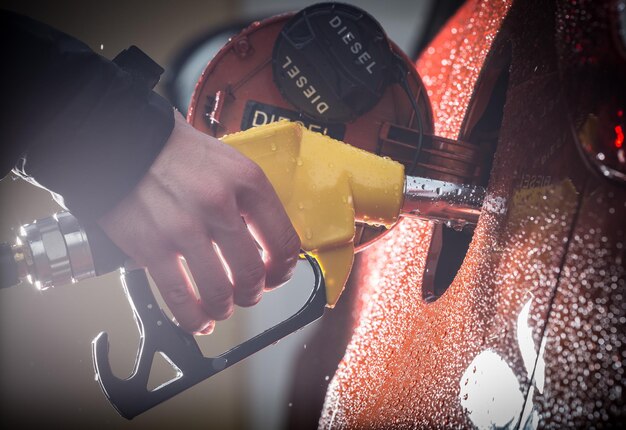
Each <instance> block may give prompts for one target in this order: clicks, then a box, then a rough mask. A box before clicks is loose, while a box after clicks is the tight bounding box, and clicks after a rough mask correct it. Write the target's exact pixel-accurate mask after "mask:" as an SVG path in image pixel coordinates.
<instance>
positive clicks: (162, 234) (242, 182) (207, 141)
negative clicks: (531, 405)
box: [99, 113, 300, 334]
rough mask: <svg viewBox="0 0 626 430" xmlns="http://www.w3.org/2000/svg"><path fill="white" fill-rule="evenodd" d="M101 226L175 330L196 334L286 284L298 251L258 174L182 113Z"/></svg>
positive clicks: (269, 187)
mask: <svg viewBox="0 0 626 430" xmlns="http://www.w3.org/2000/svg"><path fill="white" fill-rule="evenodd" d="M242 218H243V219H242ZM244 220H245V222H244ZM99 224H100V226H101V227H102V228H103V230H104V231H105V233H107V235H108V236H109V237H110V238H111V239H112V240H113V242H115V244H116V245H117V246H118V247H119V248H120V249H121V250H122V251H124V252H125V253H126V255H128V256H129V257H130V258H132V259H133V260H134V262H135V263H137V264H139V265H140V266H143V267H146V268H147V269H148V271H149V272H150V275H151V276H152V278H153V280H154V282H155V284H156V286H157V288H158V289H159V291H160V293H161V296H162V297H163V300H164V301H165V303H166V304H167V306H168V307H169V309H170V310H171V312H172V314H173V315H174V317H175V318H176V320H177V321H178V323H179V325H180V326H181V327H182V328H183V329H185V330H186V331H189V332H192V333H200V334H208V333H210V332H211V331H213V327H214V325H215V323H214V321H215V320H223V319H226V318H228V317H229V316H230V315H231V314H232V312H233V308H234V305H235V304H236V305H238V306H252V305H254V304H256V303H257V302H258V301H259V300H260V299H261V295H262V293H263V291H264V289H269V288H273V287H276V286H279V285H281V284H283V283H284V282H286V281H287V280H289V278H290V277H291V275H292V274H293V270H294V268H295V264H296V262H297V259H298V253H299V250H300V239H299V237H298V235H297V233H296V231H295V230H294V228H293V226H292V225H291V221H290V220H289V218H288V216H287V213H286V212H285V210H284V208H283V206H282V204H281V202H280V200H279V198H278V196H277V195H276V193H275V191H274V189H273V188H272V185H271V184H270V182H269V181H268V180H267V178H266V177H265V174H264V173H263V171H262V170H261V169H260V168H259V167H258V166H257V165H256V164H255V163H254V162H252V161H251V160H249V159H248V158H246V157H244V156H243V155H241V154H240V153H239V152H237V151H236V150H235V149H233V148H231V147H229V146H228V145H226V144H224V143H222V142H220V141H219V140H218V139H215V138H213V137H211V136H208V135H205V134H203V133H201V132H199V131H198V130H196V129H194V128H193V127H192V126H191V125H189V124H188V123H187V122H186V121H185V120H184V118H183V117H182V116H181V115H180V114H178V113H176V121H175V125H174V130H173V131H172V134H171V136H170V138H169V140H168V141H167V143H166V145H165V147H164V148H163V150H162V151H161V153H160V154H159V156H158V157H157V159H156V160H155V162H154V163H153V165H152V166H151V167H150V169H149V170H148V172H147V173H146V175H145V176H144V177H143V179H142V180H141V181H140V183H139V184H138V185H137V186H136V187H135V189H134V190H133V191H132V192H131V193H130V194H129V195H128V196H127V197H126V198H125V199H123V200H122V201H121V202H120V203H119V204H118V205H117V206H116V207H115V208H113V209H112V210H111V211H109V212H108V213H106V214H105V215H104V216H103V217H102V218H101V219H100V220H99ZM246 224H247V225H246ZM255 241H256V242H255ZM256 243H258V244H259V245H260V246H261V247H262V249H263V255H261V254H260V252H259V249H258V247H257V245H256ZM220 254H221V255H220ZM181 257H183V258H184V259H185V261H186V262H187V265H188V266H189V270H190V272H191V274H192V276H193V279H194V280H195V282H196V286H197V288H198V296H197V295H196V293H195V291H194V289H193V285H192V283H191V280H190V279H189V277H188V276H187V273H186V271H185V269H184V266H183V264H182V261H181Z"/></svg>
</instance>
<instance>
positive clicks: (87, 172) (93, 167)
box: [0, 10, 174, 222]
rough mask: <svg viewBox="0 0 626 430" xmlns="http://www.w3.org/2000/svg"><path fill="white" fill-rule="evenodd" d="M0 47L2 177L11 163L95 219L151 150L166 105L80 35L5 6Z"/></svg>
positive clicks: (166, 123) (165, 120)
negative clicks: (25, 15)
mask: <svg viewBox="0 0 626 430" xmlns="http://www.w3.org/2000/svg"><path fill="white" fill-rule="evenodd" d="M0 52H1V53H2V66H0V106H1V111H0V118H1V119H0V149H1V155H2V157H1V158H0V178H2V177H4V176H5V175H6V174H7V173H8V172H9V171H10V170H11V169H14V168H15V169H16V171H17V172H18V174H20V175H21V176H23V177H26V178H27V179H29V180H31V182H36V183H38V184H40V185H41V186H43V187H45V188H47V189H49V190H51V191H53V192H54V193H55V194H58V195H60V196H62V199H63V201H64V206H66V207H67V208H68V209H70V211H71V212H72V213H73V214H74V215H76V216H77V217H78V218H80V219H81V220H84V221H87V222H90V221H94V220H96V219H97V218H99V217H100V216H101V215H103V214H104V213H105V212H106V211H107V210H108V209H110V208H112V207H113V206H114V205H115V203H117V202H118V201H119V200H120V199H121V198H122V197H123V196H125V195H126V194H127V193H128V192H129V191H130V190H131V189H132V188H133V186H134V185H136V184H137V183H138V182H139V180H140V179H141V177H142V176H143V174H144V173H145V172H146V171H147V169H148V168H149V166H150V165H151V164H152V162H153V161H154V159H155V158H156V156H157V155H158V153H159V151H160V150H161V148H162V147H163V145H164V144H165V142H166V141H167V138H168V137H169V135H170V133H171V131H172V128H173V127H174V116H173V110H172V107H171V105H170V104H169V103H168V102H167V101H166V100H165V99H163V98H161V97H160V96H159V95H157V94H156V93H154V92H153V91H151V89H150V88H149V87H148V85H147V84H145V82H143V81H142V80H141V79H138V78H136V77H134V76H133V75H131V74H130V73H127V72H125V71H124V70H122V69H121V68H119V67H118V66H117V65H116V64H115V63H113V62H111V61H109V60H107V59H105V58H104V57H101V56H99V55H97V54H95V53H94V52H93V51H92V50H91V49H89V47H87V46H86V45H85V44H84V43H82V42H80V41H78V40H76V39H75V38H73V37H71V36H68V35H67V34H64V33H61V32H59V31H57V30H55V29H53V28H50V27H49V26H47V25H45V24H42V23H40V22H37V21H34V20H32V19H29V18H26V17H24V16H21V15H18V14H15V13H12V12H8V11H2V10H0ZM61 203H62V204H63V202H61Z"/></svg>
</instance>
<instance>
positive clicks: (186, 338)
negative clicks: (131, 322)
mask: <svg viewBox="0 0 626 430" xmlns="http://www.w3.org/2000/svg"><path fill="white" fill-rule="evenodd" d="M304 259H306V260H307V262H308V263H309V264H310V266H311V268H312V269H313V274H314V277H315V281H314V285H313V291H312V292H311V295H310V296H309V298H308V300H307V301H306V303H305V304H304V305H303V306H302V308H300V310H298V311H297V312H296V313H295V314H293V315H292V316H291V317H289V318H288V319H286V320H285V321H283V322H281V323H279V324H277V325H275V326H274V327H272V328H270V329H268V330H266V331H264V332H263V333H261V334H259V335H257V336H255V337H253V338H251V339H249V340H247V341H245V342H243V343H242V344H240V345H237V346H235V347H234V348H232V349H230V350H228V351H226V352H224V353H223V354H221V355H218V356H216V357H205V356H204V355H203V354H202V351H201V350H200V347H199V346H198V344H197V342H196V340H195V338H194V336H192V335H190V334H188V333H186V332H184V331H183V330H182V329H181V328H180V327H178V326H177V325H176V324H174V323H173V322H172V321H171V320H170V319H169V318H168V317H167V315H166V314H165V313H164V312H163V310H162V309H161V308H160V307H159V305H158V304H157V302H156V300H155V298H154V295H153V294H152V291H151V288H150V284H149V282H148V278H147V276H146V273H145V271H144V270H143V269H138V270H133V271H129V272H127V273H124V274H123V276H122V283H123V286H124V290H125V293H126V297H127V298H128V301H129V303H130V306H131V308H132V310H133V314H134V316H135V320H136V323H137V327H138V329H139V334H140V344H139V351H138V352H137V358H136V361H135V366H134V369H133V372H132V374H131V375H130V376H129V377H128V378H126V379H120V378H118V377H116V376H115V375H114V374H113V372H112V370H111V365H110V363H109V341H108V336H107V334H106V333H105V332H102V333H100V334H99V335H98V336H97V337H96V338H95V339H94V340H93V342H92V356H93V364H94V369H95V372H96V380H97V381H98V383H99V384H100V387H101V388H102V391H103V392H104V394H105V395H106V397H107V398H108V399H109V402H111V404H112V405H113V407H115V409H116V410H117V411H118V412H119V413H120V415H122V416H123V417H125V418H128V419H131V418H133V417H135V416H137V415H139V414H141V413H142V412H145V411H146V410H148V409H150V408H152V407H154V406H156V405H158V404H160V403H161V402H163V401H165V400H167V399H170V398H172V397H173V396H175V395H176V394H178V393H180V392H182V391H184V390H186V389H187V388H190V387H192V386H193V385H195V384H197V383H198V382H200V381H203V380H205V379H207V378H210V377H211V376H213V375H215V374H217V373H219V372H221V371H222V370H224V369H226V368H228V367H230V366H232V365H233V364H235V363H237V362H239V361H241V360H243V359H244V358H246V357H249V356H250V355H252V354H254V353H256V352H258V351H260V350H261V349H263V348H265V347H266V346H269V345H271V344H273V343H276V342H277V341H279V340H280V339H282V338H284V337H285V336H287V335H289V334H291V333H294V332H296V331H298V330H300V329H302V328H303V327H305V326H306V325H308V324H310V323H312V322H313V321H315V320H317V319H318V318H320V317H321V316H322V315H323V314H324V309H325V306H326V289H325V286H324V277H323V275H322V270H321V268H320V266H319V264H318V263H317V261H316V260H315V259H314V258H313V257H311V256H309V255H307V254H304ZM157 352H159V353H161V354H163V355H165V356H166V357H167V359H168V360H169V361H170V362H171V363H172V365H173V366H175V368H176V369H177V371H178V372H177V373H178V374H177V376H176V377H175V378H174V379H172V380H170V381H168V382H166V383H164V384H162V385H161V386H159V387H157V388H155V389H154V390H149V389H148V388H147V387H148V379H149V377H150V370H151V368H152V361H153V357H154V354H155V353H157Z"/></svg>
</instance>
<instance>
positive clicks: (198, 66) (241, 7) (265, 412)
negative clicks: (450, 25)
mask: <svg viewBox="0 0 626 430" xmlns="http://www.w3.org/2000/svg"><path fill="white" fill-rule="evenodd" d="M312 3H315V2H312V1H301V0H291V1H279V0H265V1H253V0H204V1H198V0H185V1H179V2H168V1H156V0H155V1H132V0H127V1H109V2H90V1H74V0H72V1H68V0H64V1H58V2H46V1H26V0H21V1H10V0H0V7H2V8H6V9H10V10H14V11H17V12H20V13H23V14H25V15H28V16H30V17H33V18H35V19H38V20H40V21H43V22H45V23H47V24H50V25H52V26H54V27H56V28H58V29H60V30H62V31H65V32H67V33H69V34H71V35H73V36H75V37H77V38H79V39H81V40H83V41H84V42H86V43H87V44H88V45H89V46H90V47H91V48H92V49H94V50H95V51H97V52H99V53H100V54H101V55H103V56H105V57H108V58H113V57H114V56H115V55H116V54H117V53H118V52H120V51H121V50H123V49H125V48H127V47H128V46H129V45H131V44H134V45H137V46H139V47H140V48H141V49H142V50H144V51H145V52H146V53H147V54H149V55H150V56H151V57H152V58H154V59H155V60H156V61H157V62H158V63H159V64H161V65H162V66H163V67H164V68H165V69H166V70H167V72H166V74H165V75H164V77H163V79H162V80H161V83H160V84H159V86H158V87H157V90H158V91H159V92H160V93H161V94H163V95H164V96H166V97H167V98H168V99H170V101H171V102H172V103H173V104H174V105H176V106H177V107H178V108H179V109H180V110H181V111H183V112H185V111H186V108H187V103H188V101H189V98H190V96H191V92H192V91H193V87H194V85H195V83H196V80H197V78H198V76H199V74H200V73H201V71H202V70H203V68H204V66H205V65H206V63H207V62H208V61H209V60H210V59H211V58H212V56H213V55H214V54H215V53H216V52H217V50H218V49H219V48H220V47H221V46H222V45H223V44H224V43H226V42H227V40H228V38H229V37H230V36H231V35H233V34H235V33H236V32H237V30H239V29H241V28H243V27H244V26H246V25H247V24H249V23H250V22H252V21H254V20H258V19H263V18H265V17H269V16H272V15H274V14H277V13H281V12H285V11H297V10H299V9H301V8H302V7H304V6H307V5H309V4H312ZM346 3H352V4H355V5H357V6H360V7H361V8H363V9H365V10H366V11H368V12H369V13H370V14H372V15H373V16H374V17H375V18H376V19H377V20H378V21H379V22H380V23H381V24H382V26H383V28H384V29H385V30H386V31H387V33H388V35H389V37H390V38H391V39H392V40H393V41H395V42H396V43H397V44H398V45H399V46H400V47H401V48H402V49H403V50H404V51H405V52H406V53H407V54H408V55H409V56H410V57H412V58H414V57H415V55H416V53H417V52H418V51H419V49H420V46H422V45H423V43H425V41H426V40H427V39H428V38H429V37H430V35H431V33H433V32H434V31H435V30H436V28H438V25H439V24H440V23H438V22H437V20H441V19H442V18H441V16H440V14H438V12H437V6H436V3H437V2H435V1H431V0H419V1H418V0H398V1H392V0H387V1H384V2H381V1H375V0H370V1H365V0H364V1H347V2H346ZM440 3H441V2H440ZM444 3H449V2H444ZM453 3H459V2H458V1H457V2H453ZM448 9H449V7H448ZM447 13H448V14H449V12H447ZM444 18H445V16H444ZM33 126H34V127H36V126H37V124H33ZM59 209H60V208H59V207H58V206H57V205H56V204H55V203H54V201H53V200H52V198H51V197H50V195H49V194H48V193H47V192H46V191H43V190H40V189H37V188H35V187H33V186H31V185H29V184H26V183H24V182H22V181H20V180H14V178H11V177H6V178H4V179H3V180H2V181H0V240H2V241H11V242H12V241H13V240H14V238H15V236H16V229H17V227H18V226H20V225H22V224H24V223H28V222H32V221H33V220H34V219H37V218H42V217H46V216H49V215H51V214H53V213H54V212H56V211H58V210H59ZM311 282H312V280H311V278H310V277H309V276H308V274H307V271H306V270H305V268H303V269H302V270H299V272H298V273H297V275H296V278H295V280H294V282H292V283H291V284H290V285H288V286H287V287H284V288H281V289H280V290H279V291H276V292H272V293H270V294H266V295H265V297H264V298H263V300H262V302H261V304H260V305H259V306H257V307H255V308H254V309H250V310H249V309H246V310H242V309H237V310H236V312H235V316H234V317H233V318H232V319H231V320H229V321H227V322H223V323H219V324H218V325H217V328H216V330H215V333H214V334H213V335H211V336H208V337H203V338H201V339H200V343H201V346H202V349H203V352H205V354H206V355H211V354H217V353H220V352H223V351H225V350H226V349H228V348H230V347H231V346H234V345H235V344H237V343H240V342H241V341H242V340H244V339H247V338H249V337H251V336H252V335H253V334H256V333H259V332H260V331H262V330H263V329H264V328H268V327H269V326H271V325H272V324H273V323H276V322H278V321H280V320H283V319H285V318H286V317H287V316H289V315H291V314H293V313H294V312H295V311H296V310H297V309H298V308H299V306H300V305H301V304H303V303H304V301H305V300H306V298H307V297H308V294H309V284H310V283H311ZM0 322H1V324H0V342H1V343H0V345H1V346H0V392H1V394H2V398H1V400H2V401H1V408H2V413H1V414H0V421H1V422H2V424H3V425H7V424H12V425H15V424H19V425H21V426H23V427H28V426H29V425H41V424H47V425H52V426H64V427H70V426H72V427H73V426H81V427H92V428H93V427H105V426H106V427H107V428H138V429H139V428H152V429H154V428H169V427H173V426H181V427H183V426H184V427H185V428H188V429H193V428H201V427H202V428H206V427H210V428H220V429H222V428H224V429H231V428H232V429H279V428H284V427H285V426H286V423H287V421H286V417H287V415H288V412H289V408H290V407H292V406H293V405H292V402H291V400H290V398H289V387H290V384H291V383H292V378H294V377H297V375H295V376H294V372H293V370H294V360H295V358H296V357H297V354H298V353H299V352H300V351H301V350H302V349H303V348H306V344H307V340H308V339H309V338H310V336H311V334H312V333H313V331H315V329H316V325H315V324H313V325H312V326H309V327H308V328H307V329H305V330H303V331H301V332H299V333H297V334H294V335H292V336H290V337H289V338H287V339H285V340H283V341H281V342H280V343H279V344H277V345H275V346H273V347H270V348H268V349H266V350H265V351H262V352H260V353H258V354H257V355H255V356H253V357H251V358H249V359H248V360H246V361H244V362H242V363H239V364H238V365H235V366H234V367H232V368H230V369H228V370H226V371H225V372H222V373H220V374H218V375H217V376H215V377H213V378H211V379H209V380H207V381H204V382H203V383H200V384H198V385H197V386H196V387H194V388H192V389H190V390H187V391H186V392H184V393H182V394H180V395H178V396H177V397H175V398H174V399H172V400H170V401H168V402H166V403H164V404H162V405H160V406H158V407H156V408H154V409H152V410H150V411H148V412H146V413H144V414H142V415H140V416H138V417H136V418H134V419H133V420H132V421H127V420H125V419H124V418H121V417H120V416H119V415H118V414H117V413H116V412H115V410H114V409H113V408H112V407H111V406H110V405H109V403H108V402H107V400H106V399H105V397H104V395H103V394H102V392H101V391H100V387H99V386H98V384H97V382H96V381H95V380H94V371H93V366H92V360H91V341H92V339H93V338H94V337H95V336H96V335H97V334H98V333H99V332H101V331H106V332H108V333H109V338H110V341H111V361H112V365H113V370H114V371H115V372H116V374H117V375H119V376H120V377H124V376H126V375H129V373H130V371H131V369H132V365H133V362H134V358H135V355H136V351H137V346H138V333H137V329H136V326H135V323H134V320H133V318H132V314H131V309H130V307H129V305H128V302H127V301H126V298H125V297H124V294H123V291H122V287H121V284H120V282H119V274H116V273H113V274H109V275H106V276H103V277H100V278H97V279H89V280H85V281H83V282H80V283H79V284H77V285H73V286H69V287H62V288H57V289H52V290H47V291H43V292H40V291H36V290H35V289H34V288H32V287H31V286H29V285H21V286H18V287H13V288H11V289H7V290H2V291H0ZM154 374H155V375H156V377H155V379H154V380H153V381H151V384H150V385H152V386H156V385H158V384H159V383H161V382H164V381H165V380H168V379H169V378H171V376H173V374H172V371H171V369H170V368H169V367H168V366H167V365H165V364H163V363H159V362H155V372H154ZM326 376H327V377H324V378H320V381H319V384H320V386H324V387H325V386H326V385H327V384H328V379H330V378H332V373H331V374H329V375H326ZM320 407H321V405H320ZM4 428H7V427H4ZM73 428H76V427H73Z"/></svg>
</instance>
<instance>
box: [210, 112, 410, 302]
mask: <svg viewBox="0 0 626 430" xmlns="http://www.w3.org/2000/svg"><path fill="white" fill-rule="evenodd" d="M222 141H223V142H225V143H227V144H228V145H230V146H232V147H234V148H236V149H237V150H238V151H239V152H241V153H242V154H244V155H245V156H247V157H248V158H250V159H251V160H253V161H254V162H256V163H257V164H258V165H259V166H260V167H261V168H262V169H263V171H264V172H265V174H266V176H267V177H268V179H269V180H270V182H271V183H272V185H273V186H274V189H275V190H276V192H277V194H278V196H279V197H280V200H281V201H282V203H283V205H284V206H285V209H286V210H287V213H288V215H289V218H290V219H291V222H292V223H293V225H294V227H295V229H296V231H297V232H298V235H299V236H300V240H301V241H302V248H303V249H304V250H305V251H307V252H309V253H310V254H311V255H313V256H314V257H315V258H316V260H317V261H318V262H319V264H320V266H321V267H322V271H323V274H324V279H325V281H326V301H327V305H328V306H329V307H333V306H334V305H335V303H337V300H338V299H339V296H340V294H341V292H342V290H343V287H344V285H345V283H346V281H347V279H348V275H349V274H350V270H351V268H352V262H353V259H354V243H353V240H354V232H355V221H362V222H365V223H368V224H380V225H385V226H391V225H393V224H394V223H395V222H396V221H397V219H398V217H399V215H400V210H401V207H402V202H403V187H404V166H402V164H400V163H397V162H395V161H392V160H390V159H387V158H382V157H379V156H377V155H374V154H372V153H369V152H367V151H363V150H361V149H358V148H355V147H353V146H350V145H348V144H345V143H343V142H340V141H337V140H334V139H332V138H330V137H328V136H324V135H322V134H319V133H315V132H312V131H309V130H307V129H306V128H304V127H302V126H300V125H299V124H297V123H293V122H288V121H281V122H276V123H271V124H267V125H264V126H261V127H256V128H252V129H249V130H246V131H243V132H239V133H235V134H231V135H228V136H224V137H223V138H222Z"/></svg>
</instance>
